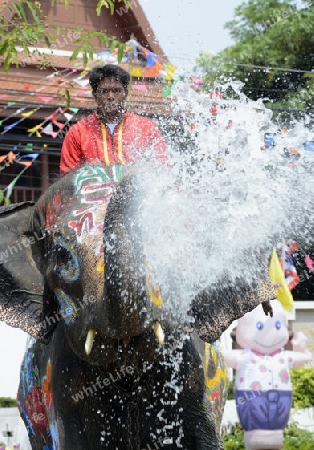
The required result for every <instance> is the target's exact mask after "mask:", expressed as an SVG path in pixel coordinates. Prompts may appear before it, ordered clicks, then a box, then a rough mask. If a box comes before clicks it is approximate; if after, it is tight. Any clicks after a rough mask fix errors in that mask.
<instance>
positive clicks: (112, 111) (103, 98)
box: [89, 64, 130, 123]
mask: <svg viewBox="0 0 314 450" xmlns="http://www.w3.org/2000/svg"><path fill="white" fill-rule="evenodd" d="M129 83H130V75H129V74H128V72H127V71H126V70H124V69H122V68H121V67H119V66H115V65H113V64H106V65H105V66H103V67H95V68H94V69H93V70H92V71H91V74H90V77H89V84H90V85H91V87H92V89H93V96H94V98H95V100H96V102H97V106H98V110H99V114H100V116H101V118H102V119H103V120H104V121H105V122H107V123H116V122H118V121H120V120H121V119H122V117H123V114H124V113H125V110H126V97H127V91H128V86H129Z"/></svg>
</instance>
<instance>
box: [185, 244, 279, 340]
mask: <svg viewBox="0 0 314 450" xmlns="http://www.w3.org/2000/svg"><path fill="white" fill-rule="evenodd" d="M256 253H257V256H256V258H257V261H259V265H258V267H259V269H256V275H255V277H254V278H250V279H246V278H244V277H236V278H234V277H232V276H231V275H230V274H228V273H226V274H225V276H224V277H222V278H221V280H219V281H218V282H217V283H214V284H212V285H211V286H209V287H208V288H206V289H204V290H202V291H201V292H199V293H198V294H197V295H196V297H195V299H194V300H193V302H192V307H191V310H190V313H191V315H192V316H194V318H195V324H194V325H195V329H196V331H197V333H198V335H199V336H200V338H201V339H202V340H204V341H205V342H209V343H213V342H214V341H216V340H217V339H218V338H219V337H220V336H221V334H222V333H223V332H224V331H225V330H226V329H227V328H228V327H229V325H230V324H231V323H232V322H233V321H234V320H236V319H239V318H240V317H242V316H244V314H246V313H247V312H249V311H252V310H253V309H254V308H256V307H257V306H258V305H259V304H260V303H263V302H268V301H270V300H274V299H275V298H276V293H275V290H274V287H273V283H272V281H271V279H270V277H269V275H268V266H269V255H270V254H271V252H270V250H269V251H267V250H265V251H260V252H256Z"/></svg>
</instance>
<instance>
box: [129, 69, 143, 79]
mask: <svg viewBox="0 0 314 450" xmlns="http://www.w3.org/2000/svg"><path fill="white" fill-rule="evenodd" d="M131 75H132V77H141V76H142V75H143V72H142V69H141V68H140V67H136V68H135V69H133V70H132V72H131Z"/></svg>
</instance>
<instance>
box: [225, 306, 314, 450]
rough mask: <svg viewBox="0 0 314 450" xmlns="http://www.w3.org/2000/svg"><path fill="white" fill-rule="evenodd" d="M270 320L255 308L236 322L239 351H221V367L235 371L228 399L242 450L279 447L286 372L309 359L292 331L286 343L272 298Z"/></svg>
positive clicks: (282, 318)
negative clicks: (232, 400) (231, 396)
mask: <svg viewBox="0 0 314 450" xmlns="http://www.w3.org/2000/svg"><path fill="white" fill-rule="evenodd" d="M271 305H272V308H273V317H270V316H265V313H264V311H263V308H262V306H261V305H259V306H258V307H257V308H255V309H254V310H253V311H251V312H249V313H247V314H245V315H244V316H243V317H241V318H240V319H239V320H238V322H237V328H236V341H237V343H238V344H239V345H240V346H241V347H242V349H241V350H240V349H239V350H231V351H228V352H224V357H225V361H226V363H227V365H228V366H229V367H232V368H233V369H235V370H236V380H235V388H234V395H235V399H236V407H237V412H238V416H239V419H240V423H241V425H242V427H243V428H244V442H245V448H246V450H264V449H269V450H270V449H271V450H277V449H281V448H282V445H283V430H284V428H285V426H286V425H287V424H288V421H289V415H290V409H291V404H292V385H291V380H290V372H289V371H290V369H292V368H294V367H300V366H302V365H304V364H307V363H308V362H310V361H311V360H312V354H311V352H310V351H309V350H308V348H307V338H306V336H305V335H304V333H302V332H296V333H294V337H293V340H292V344H293V351H289V350H285V349H284V346H285V345H286V344H287V342H288V341H289V331H288V321H287V317H286V313H285V311H284V309H283V307H282V306H281V304H280V303H279V302H278V301H277V300H273V301H271Z"/></svg>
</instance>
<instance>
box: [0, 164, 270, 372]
mask: <svg viewBox="0 0 314 450" xmlns="http://www.w3.org/2000/svg"><path fill="white" fill-rule="evenodd" d="M142 173H143V167H142V166H140V168H138V166H134V167H133V168H132V169H130V170H129V172H127V173H126V175H125V176H124V177H123V178H122V180H121V181H119V182H117V181H115V179H114V177H113V175H112V169H110V168H108V167H103V166H96V165H91V166H89V165H87V166H83V167H81V168H80V169H78V170H76V171H74V172H71V173H69V174H67V175H65V176H64V177H63V178H61V179H60V180H58V181H57V182H56V183H54V184H53V185H52V186H51V187H50V188H48V190H47V191H46V192H45V193H44V194H43V196H42V197H41V198H40V199H39V200H38V202H37V203H36V204H22V205H13V206H12V207H7V208H3V209H2V211H1V220H0V229H1V230H0V231H1V233H0V235H1V239H2V242H1V241H0V243H1V251H2V253H1V255H2V256H1V265H0V270H1V272H0V274H1V282H2V283H3V289H2V290H1V294H0V295H1V297H0V303H1V306H0V318H1V320H4V321H5V322H7V323H8V324H9V325H11V326H15V327H19V328H21V329H22V330H24V331H26V332H28V333H30V334H31V335H33V336H34V337H35V338H37V339H39V340H41V341H43V342H48V341H49V338H50V336H51V334H52V331H53V329H54V327H55V326H57V325H58V322H59V321H60V320H61V319H62V321H63V322H64V323H65V326H66V330H67V335H68V338H69V342H70V345H71V346H72V348H73V350H74V351H75V353H76V354H77V355H78V356H79V357H80V358H82V359H85V360H88V361H89V362H90V363H95V364H99V360H100V359H101V356H102V353H103V350H102V349H104V348H105V349H106V355H107V356H106V361H107V362H108V361H110V355H111V359H112V360H114V359H115V358H116V353H117V345H119V343H120V344H121V343H122V345H124V346H128V345H129V343H130V341H132V345H133V346H135V347H136V345H137V338H138V337H139V336H142V335H143V334H144V333H146V331H147V330H151V329H152V327H154V329H155V331H156V334H157V336H158V339H159V340H160V341H162V339H163V337H162V330H161V328H160V326H159V324H160V323H162V324H163V326H164V327H165V328H167V326H168V324H169V321H170V319H171V320H172V317H170V316H171V312H169V311H168V313H167V312H166V311H165V309H163V299H162V292H160V289H159V288H158V286H157V285H156V283H154V277H153V274H152V273H151V270H150V266H149V263H150V262H149V261H147V260H146V257H145V254H144V250H143V239H142V223H141V220H142V219H141V217H142V216H141V212H142V208H143V199H145V189H144V188H143V185H142V183H141V182H140V180H141V174H142ZM261 267H263V266H262V265H261ZM265 267H266V266H265ZM266 272H267V267H266V269H265V270H264V272H263V273H262V271H261V270H259V273H258V274H257V277H256V279H255V280H253V282H252V283H251V284H250V283H248V282H246V280H245V279H241V280H236V283H234V281H233V280H230V281H227V280H224V283H223V284H220V285H216V286H212V287H210V288H207V289H205V288H204V289H202V290H201V291H200V292H199V293H196V295H195V301H194V302H193V304H192V307H191V314H193V316H194V317H195V319H196V321H195V323H194V326H195V327H196V328H197V329H198V330H199V331H200V333H201V337H203V338H204V339H205V340H208V341H210V342H213V341H214V340H216V339H217V338H218V337H219V336H220V334H221V333H222V332H223V331H224V329H226V328H227V327H228V325H229V324H230V323H231V322H232V320H234V319H236V318H238V317H240V316H241V315H243V314H244V313H245V312H247V311H249V310H251V309H253V308H254V307H256V306H257V304H259V303H260V302H261V301H264V300H269V299H272V298H274V292H273V290H272V288H271V285H270V282H269V280H267V277H266V276H265V273H266ZM93 342H94V347H93V350H91V348H92V344H93ZM113 342H115V343H116V344H115V346H116V347H115V346H114V345H113ZM139 342H141V344H140V343H139ZM142 342H143V340H141V341H140V340H138V345H142ZM111 348H112V352H111V353H110V349H111Z"/></svg>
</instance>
